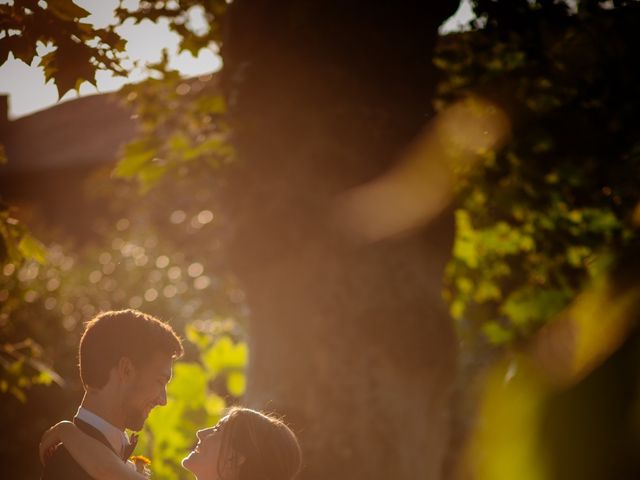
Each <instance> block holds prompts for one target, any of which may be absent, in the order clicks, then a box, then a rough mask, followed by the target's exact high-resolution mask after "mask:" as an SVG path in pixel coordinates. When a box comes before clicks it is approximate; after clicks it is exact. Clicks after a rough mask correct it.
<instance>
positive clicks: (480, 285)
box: [435, 0, 640, 345]
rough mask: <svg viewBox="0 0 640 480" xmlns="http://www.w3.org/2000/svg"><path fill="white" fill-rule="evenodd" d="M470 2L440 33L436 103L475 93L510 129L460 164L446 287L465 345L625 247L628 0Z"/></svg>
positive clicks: (631, 197) (539, 319)
mask: <svg viewBox="0 0 640 480" xmlns="http://www.w3.org/2000/svg"><path fill="white" fill-rule="evenodd" d="M474 5H475V12H476V14H477V19H475V20H474V22H473V25H472V27H474V28H473V29H472V30H471V31H468V32H464V33H459V34H453V35H451V36H449V37H445V38H444V39H442V41H441V46H440V49H439V52H438V55H437V58H436V59H435V62H436V64H437V65H438V67H439V68H440V69H441V70H442V72H443V74H444V80H443V82H442V83H441V85H440V87H439V98H438V101H437V105H438V106H439V108H443V106H445V105H446V104H448V103H450V102H452V101H454V100H456V99H459V98H463V97H465V96H467V95H469V94H472V93H473V94H480V95H484V96H486V97H488V98H490V99H491V100H493V101H494V102H496V103H497V104H498V105H500V106H501V107H503V108H504V109H505V110H506V111H507V112H509V114H510V116H511V117H512V122H514V123H515V127H514V132H513V136H512V138H511V140H510V141H509V143H508V144H507V145H506V146H505V147H504V148H503V149H502V150H500V151H499V152H495V151H489V152H485V153H484V154H483V157H482V160H481V161H480V162H479V165H478V166H476V168H474V169H472V170H470V171H465V172H459V173H460V175H459V178H458V183H457V185H458V191H459V198H460V201H459V205H458V208H457V210H456V213H455V220H456V237H455V245H454V250H453V259H452V261H451V262H450V264H449V266H448V269H447V288H446V291H445V296H446V298H447V300H448V301H449V302H450V306H451V314H452V316H453V317H454V318H455V319H456V321H457V325H458V327H459V332H460V334H461V336H462V338H463V340H464V341H466V342H468V343H467V345H471V344H473V343H474V342H480V343H486V342H488V343H489V344H492V345H508V344H514V343H515V342H518V341H519V340H521V339H526V338H527V337H529V336H530V335H531V334H532V333H533V332H535V331H536V330H537V329H538V328H539V327H540V326H541V325H542V324H544V323H545V322H546V321H548V320H549V319H551V318H553V317H554V315H556V314H557V313H558V312H560V311H561V310H562V309H563V308H564V307H565V306H567V305H568V303H569V302H570V301H571V300H572V299H573V298H574V297H575V296H576V295H577V293H578V292H580V291H581V289H582V288H583V286H584V285H585V283H586V282H587V281H588V280H589V279H590V278H592V277H594V276H597V275H600V274H602V273H604V272H606V271H607V268H608V265H610V264H611V262H613V261H616V259H618V258H619V255H620V252H622V251H627V252H628V251H629V250H633V251H635V252H636V253H637V246H638V226H639V223H638V209H639V208H640V207H639V205H640V203H639V202H640V191H639V190H638V188H637V181H638V178H640V137H639V136H638V133H637V132H638V131H639V129H638V127H639V124H638V117H637V115H636V114H635V111H637V109H638V108H639V107H640V88H639V85H640V67H639V65H638V62H637V61H635V57H636V50H635V48H636V47H635V45H637V39H638V35H637V25H638V22H639V21H640V4H639V3H638V2H631V1H629V2H625V1H623V2H597V1H583V2H577V5H576V2H549V1H542V0H540V1H526V0H517V1H489V0H486V1H485V0H478V1H476V2H475V3H474ZM604 39H606V41H605V40H604ZM634 249H635V250H634Z"/></svg>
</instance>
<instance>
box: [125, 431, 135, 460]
mask: <svg viewBox="0 0 640 480" xmlns="http://www.w3.org/2000/svg"><path fill="white" fill-rule="evenodd" d="M137 443H138V434H137V433H134V434H133V435H131V439H130V440H129V443H128V444H127V445H125V446H124V451H123V452H122V459H123V460H124V461H125V462H126V461H127V460H128V459H129V457H130V456H131V454H132V453H133V450H134V449H135V448H136V445H137Z"/></svg>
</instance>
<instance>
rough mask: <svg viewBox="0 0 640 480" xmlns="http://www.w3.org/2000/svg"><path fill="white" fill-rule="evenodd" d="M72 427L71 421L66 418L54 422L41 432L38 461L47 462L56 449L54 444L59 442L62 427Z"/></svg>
mask: <svg viewBox="0 0 640 480" xmlns="http://www.w3.org/2000/svg"><path fill="white" fill-rule="evenodd" d="M69 426H72V427H73V423H72V422H69V421H67V420H64V421H62V422H59V423H56V424H55V425H54V426H53V427H51V428H50V429H49V430H47V431H46V432H44V433H43V434H42V438H41V439H40V446H39V451H40V462H41V463H42V464H43V465H44V464H45V463H47V461H48V460H49V458H50V457H51V455H53V452H54V451H55V449H56V446H57V445H58V444H59V443H60V442H61V438H60V431H61V430H62V429H63V428H69Z"/></svg>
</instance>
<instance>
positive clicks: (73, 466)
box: [40, 418, 113, 480]
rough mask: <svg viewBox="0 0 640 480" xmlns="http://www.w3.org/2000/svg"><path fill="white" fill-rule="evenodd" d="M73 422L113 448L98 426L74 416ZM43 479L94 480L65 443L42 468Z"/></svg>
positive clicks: (59, 446)
mask: <svg viewBox="0 0 640 480" xmlns="http://www.w3.org/2000/svg"><path fill="white" fill-rule="evenodd" d="M73 423H75V424H76V425H77V427H78V428H79V429H80V430H82V431H83V432H85V433H86V434H88V435H91V436H92V437H93V438H95V439H96V440H99V441H100V442H102V443H104V444H105V445H106V446H107V447H109V448H110V449H111V450H113V447H112V446H111V444H110V443H109V441H108V440H107V439H106V437H105V436H104V435H103V434H102V433H101V432H100V431H99V430H98V429H96V428H94V427H92V426H91V425H89V424H88V423H86V422H83V421H82V420H80V419H77V418H74V419H73ZM40 478H41V480H92V477H90V476H89V474H88V473H87V472H85V471H84V470H83V469H82V467H81V466H80V465H79V464H78V463H77V462H76V461H75V460H74V459H73V457H72V456H71V454H70V453H69V452H68V451H67V449H66V448H65V447H64V445H58V447H57V448H56V450H55V452H54V453H53V455H52V456H51V458H50V459H49V461H48V462H47V463H46V465H45V466H44V469H43V470H42V476H41V477H40Z"/></svg>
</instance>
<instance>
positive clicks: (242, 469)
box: [218, 407, 302, 480]
mask: <svg viewBox="0 0 640 480" xmlns="http://www.w3.org/2000/svg"><path fill="white" fill-rule="evenodd" d="M220 451H221V455H220V456H219V457H218V472H221V471H222V469H221V466H222V465H221V464H222V462H223V461H224V457H227V455H228V454H227V453H226V452H229V453H230V454H231V455H241V456H242V457H244V461H243V462H242V463H241V464H240V465H239V466H238V477H237V479H238V480H291V479H293V478H294V477H295V476H296V475H297V474H298V472H299V470H300V466H301V462H302V454H301V451H300V445H299V444H298V439H297V438H296V436H295V434H294V433H293V432H292V431H291V429H290V428H289V427H288V426H287V425H286V424H285V423H284V422H283V421H282V420H280V419H279V418H276V417H274V416H271V415H267V414H264V413H260V412H257V411H255V410H251V409H248V408H242V407H233V408H232V409H231V410H230V411H229V413H228V415H227V420H226V421H225V423H224V426H223V428H222V432H221V446H220Z"/></svg>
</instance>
